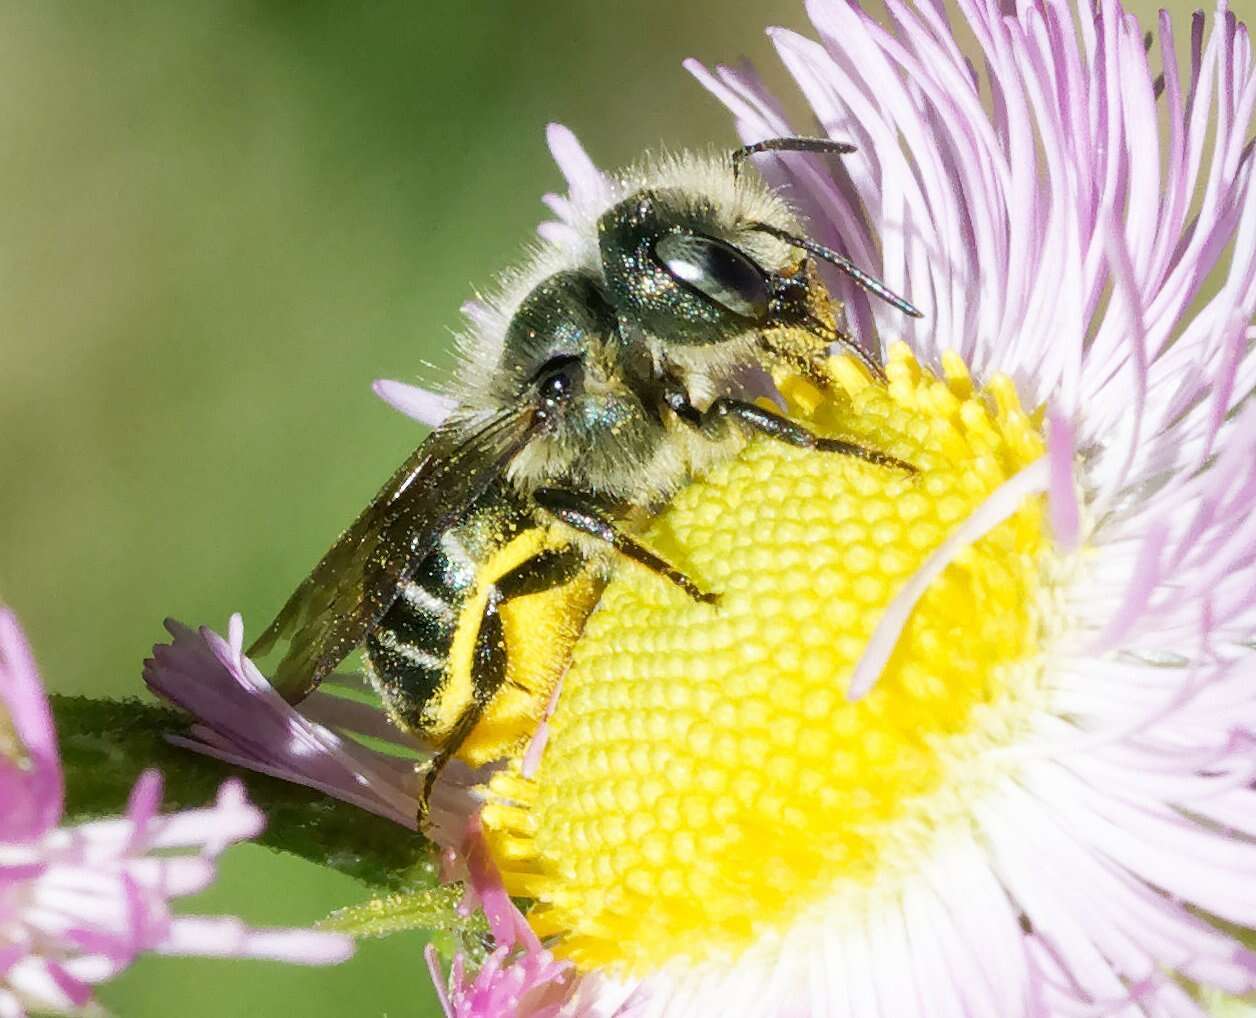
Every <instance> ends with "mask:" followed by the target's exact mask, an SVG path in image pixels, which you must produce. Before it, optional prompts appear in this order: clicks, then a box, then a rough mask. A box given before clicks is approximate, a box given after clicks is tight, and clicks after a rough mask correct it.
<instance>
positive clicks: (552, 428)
mask: <svg viewBox="0 0 1256 1018" xmlns="http://www.w3.org/2000/svg"><path fill="white" fill-rule="evenodd" d="M640 356H642V357H643V356H644V353H643V352H642V353H641V355H640ZM633 358H634V354H633V351H631V350H630V349H629V347H628V346H627V345H626V344H625V343H624V342H623V341H622V339H621V337H620V333H619V326H618V320H617V318H616V316H615V313H614V310H613V309H612V308H611V306H610V305H609V304H608V303H607V300H606V297H605V295H604V293H603V291H602V289H601V287H600V285H599V284H598V282H597V281H596V280H595V279H594V278H593V277H592V276H591V275H587V274H584V273H580V272H571V271H568V272H558V273H555V274H554V275H552V276H549V277H548V278H546V279H544V280H542V281H541V282H540V283H539V284H537V285H536V286H535V287H534V288H533V289H532V291H531V292H530V293H529V294H528V295H527V296H526V297H525V298H524V299H523V301H522V302H521V303H520V304H519V306H518V308H517V309H516V310H515V313H514V315H513V316H512V318H511V320H510V323H509V326H508V327H507V329H506V333H505V338H504V341H503V344H502V350H501V359H500V362H499V364H498V369H497V371H496V372H495V373H494V376H493V386H494V390H495V391H494V400H495V402H496V403H497V404H498V405H500V406H518V407H520V408H522V409H524V410H525V411H527V412H530V413H531V414H532V421H533V430H532V438H531V439H529V441H528V444H527V445H526V447H525V448H524V449H523V450H522V451H521V452H520V453H519V454H518V455H517V456H516V458H515V460H514V461H513V462H512V464H511V466H510V473H511V476H512V479H513V480H515V481H516V482H517V483H519V484H520V486H522V487H524V488H527V487H538V486H542V485H550V484H562V483H577V484H578V485H579V487H580V488H581V489H582V490H586V491H591V492H593V493H597V494H608V495H613V496H617V497H618V496H622V495H626V494H632V493H634V489H635V488H637V487H639V486H640V483H641V482H640V471H641V470H642V469H644V467H645V466H646V464H648V463H649V461H650V460H651V459H652V457H653V456H654V453H655V451H656V449H657V447H658V444H659V442H660V440H661V438H662V424H661V422H660V420H659V417H658V412H657V410H654V409H651V408H650V406H649V404H648V402H647V400H646V398H645V394H644V389H643V386H642V384H641V382H638V381H637V380H636V379H639V378H640V379H644V378H646V377H648V368H647V366H646V364H645V363H644V362H643V363H642V364H640V365H635V364H634V363H633Z"/></svg>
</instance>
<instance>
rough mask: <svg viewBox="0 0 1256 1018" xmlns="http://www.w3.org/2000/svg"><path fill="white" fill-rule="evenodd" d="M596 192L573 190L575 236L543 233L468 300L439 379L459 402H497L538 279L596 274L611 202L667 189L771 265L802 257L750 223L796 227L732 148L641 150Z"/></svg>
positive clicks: (482, 407)
mask: <svg viewBox="0 0 1256 1018" xmlns="http://www.w3.org/2000/svg"><path fill="white" fill-rule="evenodd" d="M604 181H605V186H604V187H602V188H601V189H599V190H598V191H597V192H595V193H585V194H581V195H572V196H571V197H570V205H569V208H570V213H569V217H568V220H567V224H568V225H569V226H570V227H571V230H570V231H569V235H570V236H573V237H574V238H576V240H575V242H574V243H568V244H561V245H560V244H557V243H554V242H552V241H550V240H548V239H543V240H541V241H538V242H536V243H534V244H532V245H530V247H529V249H528V251H527V252H526V254H525V257H524V259H523V261H522V262H521V263H520V264H519V265H518V266H517V267H515V268H513V269H508V270H507V271H505V272H503V273H501V274H500V275H499V276H498V277H497V279H496V281H495V284H494V286H493V287H492V288H491V289H490V290H488V291H487V292H485V293H481V294H477V295H476V299H475V301H474V302H473V304H471V305H469V313H468V318H469V319H470V321H469V327H468V328H467V329H465V330H463V331H462V332H460V333H458V334H457V335H456V336H455V343H456V347H457V350H458V355H459V367H458V368H457V369H456V370H455V373H454V376H453V377H452V379H450V380H449V381H448V382H447V383H446V384H444V385H443V386H441V389H442V391H444V392H446V393H447V394H448V395H450V396H452V397H453V398H454V400H455V401H456V402H457V403H458V404H459V405H460V406H461V407H464V408H466V409H467V410H470V411H472V412H475V411H488V410H494V409H498V407H497V399H496V398H495V397H494V395H493V392H492V385H491V381H492V379H493V378H494V373H495V372H496V370H497V368H498V364H499V361H500V358H501V349H502V342H503V339H504V337H505V335H506V331H507V329H508V328H509V327H510V323H511V321H512V319H513V318H514V316H515V313H516V312H517V311H518V309H519V306H520V305H521V304H522V303H523V301H524V300H525V299H526V298H527V296H528V295H529V294H530V293H531V292H532V291H533V290H534V289H535V288H536V287H537V285H538V284H540V283H541V282H542V281H543V280H545V279H548V278H549V277H550V276H552V275H554V274H555V273H558V272H564V271H573V270H574V271H579V272H583V273H587V274H589V275H590V276H592V277H593V278H596V279H599V280H601V279H602V278H603V274H602V262H601V255H600V250H599V247H598V221H599V220H600V219H601V218H602V216H603V215H604V214H605V213H606V212H607V211H608V210H610V209H611V208H613V207H614V206H616V205H617V204H619V203H620V202H622V201H624V200H625V199H627V198H630V197H631V196H632V195H634V194H637V193H638V192H641V191H655V192H659V191H666V192H669V197H674V198H675V200H676V201H677V209H678V211H690V210H693V209H699V208H700V209H702V210H704V211H706V212H709V213H710V214H711V215H712V229H713V231H714V233H715V235H717V236H719V237H721V238H722V239H725V240H728V241H729V242H730V243H733V244H735V245H736V246H737V247H738V248H739V249H740V250H742V251H743V252H744V253H745V254H746V255H748V256H749V257H750V258H752V259H753V260H754V261H756V262H757V263H758V264H760V265H762V266H763V267H764V268H765V269H767V270H768V271H770V272H775V271H780V270H782V269H785V268H787V267H790V266H793V265H796V264H797V263H798V262H799V261H801V260H802V256H801V255H800V253H799V252H798V251H797V249H795V248H793V247H791V246H790V245H788V244H786V243H785V242H784V241H782V240H780V239H778V238H776V237H773V236H770V235H768V234H766V233H762V232H758V231H756V230H754V229H753V228H752V227H753V225H754V224H768V225H771V226H774V227H776V228H778V229H781V230H785V231H789V232H798V231H800V229H801V227H800V225H799V221H798V216H797V214H796V212H795V211H794V209H793V207H792V206H791V205H790V204H789V202H787V201H786V200H785V199H784V198H783V197H782V196H781V195H780V194H778V193H777V191H776V190H775V189H774V188H773V187H771V186H770V185H769V184H768V183H767V182H766V181H765V180H764V179H763V177H761V176H760V175H759V174H758V173H757V172H756V171H755V170H754V167H753V166H750V165H745V166H743V167H742V168H741V172H740V173H738V174H734V172H733V162H732V155H731V152H728V151H724V152H714V151H709V152H702V153H697V152H661V153H658V154H654V155H647V156H645V157H643V158H642V159H641V160H640V161H639V162H638V163H637V164H635V165H633V166H631V167H629V168H628V169H626V170H624V171H622V172H620V173H618V174H615V175H613V176H607V177H605V178H604Z"/></svg>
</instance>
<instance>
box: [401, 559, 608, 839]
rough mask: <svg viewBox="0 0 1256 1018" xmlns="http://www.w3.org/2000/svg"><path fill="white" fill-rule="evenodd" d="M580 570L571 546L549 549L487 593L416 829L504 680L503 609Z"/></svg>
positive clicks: (559, 583) (430, 770)
mask: <svg viewBox="0 0 1256 1018" xmlns="http://www.w3.org/2000/svg"><path fill="white" fill-rule="evenodd" d="M583 566H584V559H583V557H582V556H581V555H580V554H579V552H578V551H577V550H576V549H574V548H547V549H545V550H544V551H540V552H538V553H537V554H535V555H533V556H532V557H531V558H530V559H526V560H525V561H523V562H521V563H519V565H517V566H515V567H514V568H513V569H511V570H510V571H509V572H507V573H504V574H503V575H501V576H499V577H498V578H497V580H496V581H494V583H493V584H492V585H491V586H490V587H489V589H488V597H487V599H486V600H485V602H484V613H483V614H482V615H481V616H480V628H479V630H478V631H477V632H476V634H475V650H474V656H473V660H472V664H471V682H472V698H471V702H470V703H469V704H468V705H467V708H466V710H464V711H463V712H462V716H461V717H459V718H458V724H457V725H456V726H455V728H454V730H453V731H452V732H451V733H450V734H449V738H448V739H446V741H445V744H444V746H442V747H441V750H440V752H438V753H437V754H436V755H435V756H434V757H432V759H431V761H430V762H429V763H428V765H427V770H426V772H425V773H424V775H423V790H422V792H421V793H420V795H419V818H418V819H419V830H422V829H423V826H424V824H425V823H426V822H427V817H428V813H429V812H430V810H431V800H432V789H434V788H435V787H436V781H437V779H438V778H439V777H440V775H441V771H443V770H444V769H445V767H446V766H447V765H448V763H449V761H450V760H452V759H453V758H454V757H455V756H457V754H458V751H459V750H460V749H461V748H462V744H463V743H464V742H466V740H467V736H468V735H470V734H471V732H472V730H473V729H474V728H475V726H476V725H477V724H478V723H479V721H480V718H481V717H483V716H484V711H485V710H486V709H487V708H488V705H489V704H490V703H491V702H492V700H493V697H494V696H495V695H496V693H497V691H498V690H499V689H500V688H501V687H502V684H503V683H504V682H505V681H506V653H507V652H506V637H505V633H504V632H503V630H502V618H501V606H502V605H503V604H505V603H506V602H507V601H510V600H512V599H513V598H516V597H524V596H526V595H528V594H538V593H540V592H542V591H545V590H552V589H553V588H555V587H560V586H562V585H563V584H565V583H568V582H570V581H571V580H573V579H574V578H575V577H576V575H577V574H578V573H579V572H580V570H581V569H582V568H583Z"/></svg>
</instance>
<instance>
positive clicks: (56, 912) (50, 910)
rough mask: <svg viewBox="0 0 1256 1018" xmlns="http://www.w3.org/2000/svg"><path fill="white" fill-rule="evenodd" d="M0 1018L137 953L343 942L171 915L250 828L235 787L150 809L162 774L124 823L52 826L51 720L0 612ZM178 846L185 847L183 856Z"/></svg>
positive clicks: (332, 949)
mask: <svg viewBox="0 0 1256 1018" xmlns="http://www.w3.org/2000/svg"><path fill="white" fill-rule="evenodd" d="M0 750H2V752H0V1014H4V1015H6V1016H7V1015H14V1016H20V1015H23V1014H25V1012H26V1010H27V1009H34V1010H37V1011H43V1012H49V1011H55V1012H63V1011H73V1010H78V1009H81V1008H85V1007H87V1006H88V1005H89V1004H90V1003H91V1001H92V987H93V986H95V985H97V984H99V983H101V982H104V981H105V980H107V979H110V978H112V977H113V976H114V975H116V974H117V973H118V972H120V971H121V970H122V969H124V968H126V967H127V966H128V965H130V963H131V962H132V961H133V960H134V958H135V957H136V956H137V955H138V954H140V953H141V952H145V951H152V952H156V953H159V954H196V955H205V956H214V957H225V956H239V957H253V958H272V959H277V960H281V961H289V962H298V963H302V964H329V963H333V962H338V961H342V960H343V959H344V958H345V957H347V956H348V954H349V953H350V952H351V950H352V945H351V943H350V942H349V941H347V940H346V939H345V938H343V937H339V936H334V935H331V934H326V933H315V932H308V931H302V930H252V929H249V928H247V927H246V926H244V924H242V923H241V922H239V921H238V920H236V919H232V918H229V917H215V918H207V917H198V916H176V915H174V914H172V912H171V909H170V901H171V899H173V898H177V897H182V896H184V895H187V894H195V893H196V892H198V891H201V890H203V889H204V888H205V887H206V886H207V885H208V884H209V883H210V882H211V881H212V880H213V877H214V870H215V866H214V863H215V860H216V859H217V857H218V855H219V854H221V852H222V851H223V850H224V849H226V848H227V847H229V846H231V845H233V844H235V843H236V842H239V841H242V840H245V839H247V838H250V837H252V836H254V835H255V834H257V832H258V831H260V830H261V828H262V824H263V819H262V816H261V814H260V813H259V812H258V811H257V810H256V809H255V808H254V807H253V806H251V805H250V804H249V803H248V801H247V800H246V799H245V797H244V790H243V788H242V787H241V786H240V784H239V783H238V782H233V781H229V782H227V783H225V784H224V785H223V786H222V789H221V790H220V792H219V794H218V799H217V801H216V802H215V803H214V804H213V805H212V806H209V807H206V808H204V809H197V810H187V811H184V812H181V813H176V814H173V815H170V816H162V815H160V814H159V813H158V807H159V805H160V802H161V778H160V776H159V775H158V774H156V773H155V772H151V771H150V772H148V773H146V774H145V775H144V776H143V777H141V778H140V780H139V781H138V782H137V783H136V785H135V789H134V791H133V792H132V793H131V800H130V802H129V803H128V804H127V811H126V815H125V816H123V817H119V818H116V819H108V820H101V821H96V822H93V823H87V824H81V825H79V826H76V827H59V826H58V824H59V823H60V821H61V816H62V807H63V795H62V793H63V779H62V773H61V763H60V758H59V755H58V752H57V743H56V734H55V732H54V730H53V725H52V716H51V714H50V712H49V708H48V701H47V698H46V697H45V695H44V692H43V688H42V686H41V683H40V680H39V674H38V672H37V671H36V669H35V662H34V659H33V657H32V656H31V652H30V648H29V647H28V645H27V643H26V640H25V638H24V637H23V635H22V632H21V630H20V628H19V627H18V624H17V620H16V619H15V618H14V616H13V614H12V613H11V612H9V611H8V610H7V609H3V608H0ZM189 850H191V851H189Z"/></svg>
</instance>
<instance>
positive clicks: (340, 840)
mask: <svg viewBox="0 0 1256 1018" xmlns="http://www.w3.org/2000/svg"><path fill="white" fill-rule="evenodd" d="M51 699H52V709H53V713H54V715H55V717H56V721H57V733H58V735H59V737H60V743H61V761H62V765H63V766H64V768H65V779H66V819H67V820H68V821H70V822H77V821H82V820H88V819H92V818H95V817H102V816H111V815H117V814H119V813H121V812H122V810H123V809H124V808H125V805H126V801H127V796H128V795H129V794H130V791H131V786H132V785H134V784H135V779H136V778H137V777H139V775H140V773H141V772H142V771H144V770H146V769H147V768H150V767H153V768H156V769H157V770H159V771H161V773H162V776H163V777H164V778H165V792H164V801H163V807H164V808H165V809H167V810H176V809H188V808H191V807H195V806H204V805H205V804H206V803H208V802H211V801H213V798H214V795H215V793H216V792H217V790H218V786H219V785H220V784H222V782H223V781H224V780H225V779H226V778H229V777H238V778H240V779H241V780H242V781H244V783H245V785H246V786H247V788H248V792H249V797H250V799H251V800H252V801H253V802H254V803H255V804H256V805H257V806H258V808H260V809H261V810H262V812H263V813H265V814H266V818H267V824H266V830H265V831H264V832H263V833H262V834H261V835H260V836H259V837H258V838H257V839H256V840H257V841H258V843H259V844H262V845H266V846H267V847H269V848H273V849H278V850H279V851H283V852H291V853H292V854H294V855H299V856H301V857H302V858H303V859H308V860H310V861H311V862H315V863H318V864H319V865H320V866H328V867H331V868H332V869H335V870H339V871H340V872H342V873H346V874H348V875H349V876H351V877H354V878H355V879H357V880H360V881H362V882H363V883H365V884H369V885H371V886H373V887H375V888H379V889H384V890H389V891H401V890H405V891H414V890H418V889H421V888H426V887H432V886H434V885H435V883H436V869H435V865H434V864H433V862H432V859H433V858H434V855H435V853H434V852H433V850H432V849H431V846H430V845H429V844H428V842H426V841H425V840H423V839H422V838H421V837H419V835H417V834H414V833H412V832H411V831H408V830H406V829H405V828H403V827H399V826H398V825H397V824H395V823H393V822H392V821H389V820H385V819H383V818H382V817H377V816H375V815H374V814H372V813H367V812H364V811H363V810H360V809H358V808H357V807H355V806H350V805H348V804H347V803H343V802H340V801H338V800H336V799H332V798H331V797H329V796H327V795H325V794H324V793H322V792H317V791H314V790H313V789H309V788H306V787H304V786H302V785H294V784H291V783H289V782H286V781H280V780H278V779H277V778H270V777H267V776H265V775H263V774H256V773H254V772H252V771H246V770H241V769H240V768H237V767H229V766H227V765H226V764H222V763H219V762H218V761H216V760H214V759H212V758H210V757H206V756H201V755H200V754H198V753H192V752H189V751H188V750H185V749H180V748H178V747H176V746H172V745H170V744H169V743H168V742H166V740H165V738H164V736H165V735H166V734H167V733H170V732H179V731H182V730H184V729H185V728H186V727H187V718H186V716H185V715H183V714H180V713H179V712H177V711H175V710H171V709H169V708H166V707H158V706H155V705H152V704H148V703H143V702H141V701H139V700H134V699H127V700H96V699H92V698H89V697H83V696H59V695H56V694H53V696H52V698H51Z"/></svg>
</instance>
